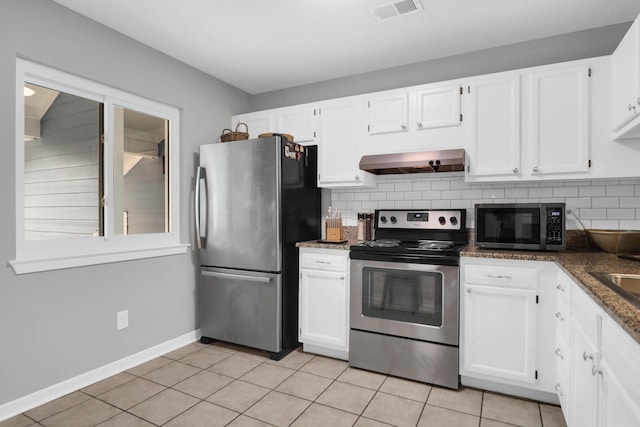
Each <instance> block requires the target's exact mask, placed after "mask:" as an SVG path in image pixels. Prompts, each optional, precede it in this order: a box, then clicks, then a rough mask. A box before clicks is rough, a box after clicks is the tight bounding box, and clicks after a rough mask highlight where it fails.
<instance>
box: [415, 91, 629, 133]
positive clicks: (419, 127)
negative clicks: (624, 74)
mask: <svg viewBox="0 0 640 427" xmlns="http://www.w3.org/2000/svg"><path fill="white" fill-rule="evenodd" d="M638 100H639V101H640V98H639V99H638ZM418 129H422V122H418Z"/></svg>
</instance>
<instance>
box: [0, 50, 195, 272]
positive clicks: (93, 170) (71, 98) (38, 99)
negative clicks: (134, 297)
mask: <svg viewBox="0 0 640 427" xmlns="http://www.w3.org/2000/svg"><path fill="white" fill-rule="evenodd" d="M16 75H17V81H16V144H17V147H16V260H14V261H11V262H10V264H11V266H12V267H13V269H14V271H15V272H16V273H18V274H19V273H27V272H33V271H43V270H50V269H57V268H67V267H74V266H80V265H90V264H99V263H106V262H114V261H122V260H129V259H137V258H147V257H152V256H163V255H171V254H177V253H184V252H185V251H186V249H187V247H188V245H183V244H180V240H179V234H180V222H179V199H180V198H179V182H178V181H179V171H178V167H179V161H178V160H179V159H178V156H179V143H180V142H179V131H178V129H179V112H178V110H177V109H176V108H174V107H170V106H167V105H163V104H159V103H157V102H155V101H151V100H148V99H144V98H141V97H138V96H135V95H131V94H128V93H124V92H122V91H119V90H116V89H113V88H110V87H107V86H104V85H101V84H98V83H95V82H91V81H89V80H86V79H82V78H79V77H76V76H73V75H70V74H67V73H63V72H60V71H57V70H53V69H50V68H48V67H44V66H41V65H38V64H34V63H32V62H28V61H24V60H21V59H18V60H17V73H16Z"/></svg>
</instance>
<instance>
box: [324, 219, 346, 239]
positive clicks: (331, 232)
mask: <svg viewBox="0 0 640 427" xmlns="http://www.w3.org/2000/svg"><path fill="white" fill-rule="evenodd" d="M325 229H326V235H327V237H326V240H329V241H332V242H339V241H342V240H344V239H343V233H342V219H329V220H328V221H327V223H326V224H325Z"/></svg>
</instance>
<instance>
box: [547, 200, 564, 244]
mask: <svg viewBox="0 0 640 427" xmlns="http://www.w3.org/2000/svg"><path fill="white" fill-rule="evenodd" d="M546 211H547V245H562V244H563V243H564V242H563V241H562V240H563V238H562V236H563V235H564V232H563V231H564V209H563V208H560V207H551V206H547V209H546Z"/></svg>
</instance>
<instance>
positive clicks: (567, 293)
mask: <svg viewBox="0 0 640 427" xmlns="http://www.w3.org/2000/svg"><path fill="white" fill-rule="evenodd" d="M572 283H573V280H572V279H571V278H570V277H569V276H567V275H566V274H565V273H564V272H562V271H558V283H557V284H556V296H557V298H558V301H560V300H562V301H563V302H564V303H565V304H566V305H567V306H569V304H570V303H571V286H572Z"/></svg>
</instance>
